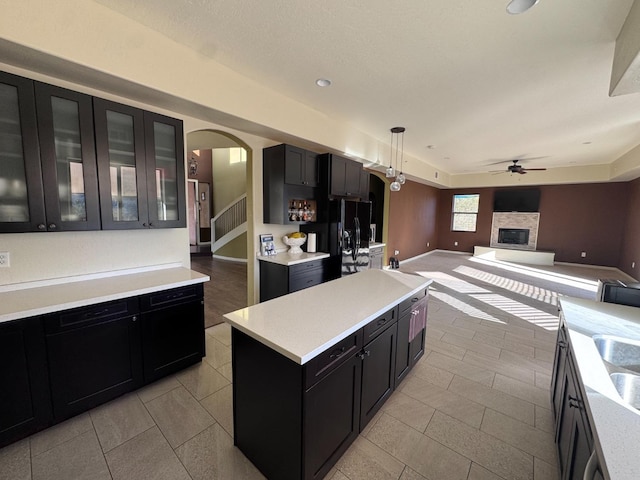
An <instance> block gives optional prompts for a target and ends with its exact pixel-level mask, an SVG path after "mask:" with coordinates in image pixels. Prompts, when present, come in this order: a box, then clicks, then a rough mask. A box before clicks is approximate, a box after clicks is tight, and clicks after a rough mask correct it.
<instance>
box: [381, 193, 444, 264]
mask: <svg viewBox="0 0 640 480" xmlns="http://www.w3.org/2000/svg"><path fill="white" fill-rule="evenodd" d="M387 188H388V187H387ZM437 211H438V189H436V188H434V187H430V186H428V185H423V184H420V183H416V182H411V181H407V182H406V183H405V184H404V185H403V186H402V188H401V189H400V191H399V192H391V193H390V198H389V234H388V239H387V255H388V256H389V257H392V256H394V254H393V252H394V250H399V251H400V254H399V255H396V258H398V259H399V260H403V259H407V258H411V257H415V256H417V255H420V254H422V253H425V252H427V251H430V250H434V249H435V248H436V242H437V225H436V216H437ZM427 242H429V247H427ZM386 263H388V259H385V264H386Z"/></svg>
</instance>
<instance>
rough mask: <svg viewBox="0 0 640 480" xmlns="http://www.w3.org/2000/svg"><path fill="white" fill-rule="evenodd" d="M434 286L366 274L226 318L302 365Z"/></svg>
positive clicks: (407, 278) (390, 273) (391, 273)
mask: <svg viewBox="0 0 640 480" xmlns="http://www.w3.org/2000/svg"><path fill="white" fill-rule="evenodd" d="M430 283H431V280H430V279H427V278H424V277H421V276H418V275H408V274H405V273H400V272H396V271H386V270H377V269H373V270H365V271H363V272H359V273H356V274H353V275H348V276H345V277H342V278H339V279H337V280H332V281H330V282H326V283H322V284H320V285H316V286H315V287H311V288H307V289H305V290H300V291H298V292H294V293H290V294H288V295H284V296H282V297H278V298H274V299H273V300H269V301H268V302H264V303H259V304H257V305H253V306H251V307H247V308H242V309H240V310H236V311H235V312H230V313H227V314H225V315H224V317H225V319H226V321H227V323H229V324H230V325H231V326H232V327H235V328H237V329H238V330H240V331H242V332H243V333H246V334H247V335H249V336H251V337H252V338H254V339H256V340H258V341H259V342H261V343H263V344H265V345H267V346H269V347H270V348H272V349H274V350H276V351H277V352H279V353H281V354H282V355H284V356H285V357H287V358H289V359H291V360H293V361H294V362H296V363H298V364H300V365H303V364H305V363H306V362H308V361H309V360H311V359H312V358H314V357H315V356H316V355H318V354H319V353H321V352H323V351H324V350H326V349H327V348H329V347H331V346H332V345H335V344H336V343H337V342H339V341H340V340H342V339H343V338H345V337H347V336H348V335H350V334H351V333H353V332H355V331H356V330H358V329H359V328H362V327H363V326H364V325H366V324H367V323H368V322H370V321H371V320H373V319H375V318H376V317H377V316H379V315H381V314H383V313H384V312H386V311H387V310H388V309H389V308H391V307H393V306H394V305H396V304H397V303H399V302H401V301H403V300H405V299H407V298H409V297H410V296H411V295H413V294H415V293H416V292H418V291H420V290H421V289H423V288H425V287H426V286H428V285H429V284H430Z"/></svg>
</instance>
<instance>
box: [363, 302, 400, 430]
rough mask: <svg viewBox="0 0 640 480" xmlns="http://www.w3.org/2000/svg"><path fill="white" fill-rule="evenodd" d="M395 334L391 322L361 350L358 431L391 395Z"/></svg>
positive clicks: (395, 331) (394, 326)
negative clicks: (360, 398) (360, 399)
mask: <svg viewBox="0 0 640 480" xmlns="http://www.w3.org/2000/svg"><path fill="white" fill-rule="evenodd" d="M392 311H393V312H395V311H397V309H394V310H392ZM397 331H398V326H397V323H396V322H393V324H392V325H389V326H388V327H387V329H386V330H384V331H383V332H382V333H381V334H380V335H378V336H377V337H376V338H375V339H374V340H372V341H371V342H370V343H368V344H366V345H365V346H364V347H363V352H362V354H361V355H362V401H361V403H360V430H362V429H364V427H365V426H366V425H367V423H369V421H370V420H371V419H372V418H373V416H374V415H375V414H376V413H377V412H378V410H380V408H381V407H382V405H383V404H384V402H386V401H387V399H388V398H389V397H390V396H391V394H392V393H393V386H394V380H395V376H394V372H395V365H396V341H397V340H396V335H397Z"/></svg>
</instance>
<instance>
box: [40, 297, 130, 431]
mask: <svg viewBox="0 0 640 480" xmlns="http://www.w3.org/2000/svg"><path fill="white" fill-rule="evenodd" d="M44 324H45V331H46V344H47V353H48V365H49V376H50V382H51V398H52V403H53V415H54V419H55V420H56V421H59V420H63V419H65V418H69V417H71V416H73V415H76V414H78V413H80V412H84V411H86V410H89V409H91V408H93V407H95V406H97V405H100V404H102V403H104V402H107V401H109V400H111V399H113V398H116V397H118V396H120V395H122V394H123V393H126V392H129V391H131V390H134V389H136V388H138V387H140V386H141V385H142V356H141V349H140V322H139V317H138V304H137V301H136V299H129V300H122V301H116V302H110V303H106V304H100V305H96V306H93V307H86V308H84V307H83V308H79V309H74V310H69V311H65V312H61V313H58V314H53V315H49V316H47V317H46V318H45V319H44Z"/></svg>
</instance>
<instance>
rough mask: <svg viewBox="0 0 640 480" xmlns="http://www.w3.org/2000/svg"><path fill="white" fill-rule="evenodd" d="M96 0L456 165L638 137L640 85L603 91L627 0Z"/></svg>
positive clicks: (622, 144)
mask: <svg viewBox="0 0 640 480" xmlns="http://www.w3.org/2000/svg"><path fill="white" fill-rule="evenodd" d="M96 1H97V2H98V3H100V4H102V5H105V6H107V7H108V8H111V9H113V10H115V11H118V12H120V13H122V14H123V15H126V16H127V17H130V18H132V19H134V20H136V21H138V22H140V23H142V24H144V25H146V26H148V27H150V28H152V29H154V30H157V31H159V32H161V33H163V34H164V35H166V36H168V37H170V38H172V39H174V40H176V41H178V42H180V43H182V44H184V45H187V46H188V47H190V48H192V49H193V50H195V51H197V52H199V54H201V55H204V56H206V57H210V58H212V59H214V60H215V61H217V62H219V63H221V64H224V65H226V66H228V67H230V68H231V69H233V70H236V71H237V72H239V73H242V74H244V75H246V76H248V77H251V78H254V79H258V80H259V81H260V82H261V83H262V84H264V85H266V86H268V87H270V88H272V89H273V90H276V91H279V92H283V93H286V94H287V95H288V96H290V97H292V98H294V99H296V100H298V101H300V102H302V103H305V104H307V105H309V106H311V107H313V108H314V109H316V110H318V111H321V112H323V113H325V114H327V115H329V116H331V117H335V118H339V119H341V120H343V121H347V122H349V123H351V124H353V125H354V126H356V127H357V128H358V129H360V130H362V131H363V132H366V133H368V134H369V135H371V136H372V137H374V138H378V139H379V140H380V141H381V142H382V144H387V145H388V143H389V137H390V133H389V128H391V127H394V126H404V127H406V129H407V130H406V134H405V139H404V149H405V152H407V153H410V154H411V155H412V156H414V157H416V158H418V159H421V160H424V161H425V162H427V163H429V164H431V165H432V166H434V167H436V168H439V169H441V170H443V171H445V172H448V173H450V174H461V173H473V172H486V171H488V170H495V169H496V168H503V166H504V168H506V163H505V164H503V165H497V166H496V165H495V164H496V163H497V162H501V161H509V160H510V159H514V158H525V159H526V158H527V157H529V158H530V157H542V158H537V159H532V160H530V161H529V162H527V161H526V160H525V161H523V162H522V163H523V165H525V166H528V167H531V168H535V167H561V166H574V167H575V166H580V165H597V164H609V163H611V162H613V161H614V160H616V159H618V158H619V157H620V156H622V155H623V154H625V153H626V152H628V151H629V150H631V149H632V148H633V147H635V146H637V145H638V144H640V93H635V94H630V95H622V96H617V97H610V96H609V95H608V92H609V81H610V75H611V66H612V61H613V54H614V47H615V40H616V37H617V35H618V33H619V32H620V29H621V27H622V25H623V23H624V21H625V18H626V16H627V14H628V13H629V10H630V8H631V5H632V3H633V0H562V1H558V0H540V2H539V3H538V5H536V6H534V7H533V8H532V9H531V10H530V11H528V12H527V13H525V14H522V15H517V16H512V15H508V14H507V13H506V11H505V8H506V5H507V3H508V2H507V0H404V1H402V2H399V1H398V2H389V1H382V0H323V1H318V2H307V1H300V0H271V1H259V0H255V1H250V0H136V2H131V1H130V0H96ZM320 77H325V78H329V79H331V81H332V82H333V85H332V86H331V87H328V88H319V87H317V86H316V85H315V80H316V79H317V78H320ZM429 145H431V146H434V148H428V146H429ZM387 148H388V147H387ZM384 153H385V154H386V152H384ZM492 164H493V165H492Z"/></svg>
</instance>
